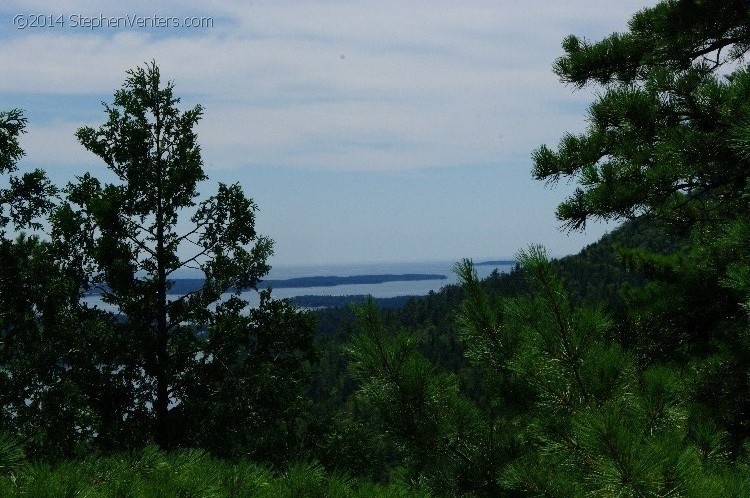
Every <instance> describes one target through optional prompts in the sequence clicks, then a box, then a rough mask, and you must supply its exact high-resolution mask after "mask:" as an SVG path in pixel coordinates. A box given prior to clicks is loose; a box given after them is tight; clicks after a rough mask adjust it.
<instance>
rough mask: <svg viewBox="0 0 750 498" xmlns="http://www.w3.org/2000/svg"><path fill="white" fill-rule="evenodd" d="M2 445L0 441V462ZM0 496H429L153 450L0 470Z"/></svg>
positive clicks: (310, 468) (321, 474) (311, 472)
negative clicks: (54, 464)
mask: <svg viewBox="0 0 750 498" xmlns="http://www.w3.org/2000/svg"><path fill="white" fill-rule="evenodd" d="M6 446H7V445H6V444H5V441H4V440H2V439H0V462H2V459H3V458H4V453H3V452H4V450H5V449H7V448H6ZM2 465H3V464H2V463H0V496H29V497H34V498H45V497H62V496H65V497H67V496H71V497H72V496H80V497H91V498H95V497H107V498H109V497H122V498H125V497H154V496H159V497H185V498H187V497H196V498H197V497H200V498H210V497H225V496H226V497H250V496H253V497H284V496H290V497H344V496H347V497H349V496H352V497H357V496H361V497H378V496H386V497H394V498H395V497H401V496H403V497H406V496H410V497H411V496H415V497H419V496H429V495H428V494H427V493H426V492H424V491H420V490H418V489H414V488H408V487H407V486H406V485H402V484H392V485H389V486H380V485H375V484H372V483H367V482H362V481H358V480H354V479H351V478H349V477H346V476H342V475H336V474H329V473H326V472H325V471H324V469H323V467H322V466H321V465H319V464H317V463H314V462H312V463H309V462H302V463H297V464H293V465H291V466H289V467H288V468H287V469H285V470H284V471H281V472H274V471H271V470H269V469H268V468H266V467H262V466H259V465H256V464H254V463H250V462H247V461H240V462H236V463H231V462H228V461H226V460H218V459H215V458H212V457H210V456H209V455H208V454H206V453H204V452H203V451H199V450H186V451H180V452H171V453H166V452H163V451H160V450H158V449H157V448H156V447H154V446H149V447H147V448H146V449H144V450H143V451H141V452H139V453H134V454H123V455H119V456H112V457H108V458H97V457H91V458H88V459H86V460H82V461H66V462H64V463H62V464H60V465H59V466H56V467H51V466H49V465H47V464H39V465H29V464H20V465H14V466H12V467H2Z"/></svg>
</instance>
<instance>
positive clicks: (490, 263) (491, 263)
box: [474, 259, 517, 266]
mask: <svg viewBox="0 0 750 498" xmlns="http://www.w3.org/2000/svg"><path fill="white" fill-rule="evenodd" d="M516 263H517V261H513V260H510V259H500V260H496V261H480V262H479V263H474V266H509V265H510V266H515V265H516Z"/></svg>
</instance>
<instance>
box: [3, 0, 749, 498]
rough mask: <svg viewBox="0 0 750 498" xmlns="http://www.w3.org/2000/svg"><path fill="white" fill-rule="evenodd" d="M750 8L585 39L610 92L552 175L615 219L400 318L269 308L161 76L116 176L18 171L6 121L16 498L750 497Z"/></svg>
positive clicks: (391, 306) (595, 214) (128, 104)
mask: <svg viewBox="0 0 750 498" xmlns="http://www.w3.org/2000/svg"><path fill="white" fill-rule="evenodd" d="M748 9H749V7H748V5H747V2H744V1H739V0H731V1H722V2H720V1H718V0H706V1H692V0H663V1H661V2H659V3H658V4H656V5H655V6H653V7H650V8H645V9H643V10H641V11H640V12H638V13H636V14H635V15H634V16H633V17H632V18H631V20H630V22H629V25H628V26H629V28H628V31H626V32H624V33H615V34H612V35H610V36H608V37H606V38H604V39H603V40H600V41H595V42H592V41H590V40H587V39H585V38H580V37H577V36H570V37H568V38H566V39H565V40H564V41H563V50H564V52H565V53H564V55H563V56H562V57H561V58H559V59H558V60H557V61H556V62H555V64H554V68H553V70H554V71H555V73H556V74H557V75H558V76H559V77H560V79H561V81H562V82H563V83H565V84H568V85H571V86H572V87H575V88H584V87H593V88H595V89H596V97H595V99H594V101H593V102H592V103H591V104H590V106H589V109H588V116H587V120H588V128H587V129H586V130H585V132H583V133H582V134H579V135H573V134H564V135H563V138H562V140H561V141H560V143H559V145H558V146H557V147H556V148H552V147H549V146H546V145H542V146H540V147H539V148H538V149H537V150H535V151H533V153H532V161H533V169H532V175H533V177H534V178H535V179H537V180H539V181H543V182H547V183H548V184H550V185H555V184H556V183H558V182H561V181H566V182H567V181H571V182H573V183H574V184H575V185H577V187H576V189H575V190H574V191H573V193H572V194H571V195H570V196H569V197H568V198H567V199H565V200H563V202H562V203H561V204H560V205H559V207H558V209H557V212H556V215H557V217H558V219H559V220H560V222H561V224H562V225H563V227H565V229H568V230H583V229H585V227H586V224H587V222H589V221H592V220H609V221H613V222H617V223H618V224H619V228H617V229H616V230H614V231H613V232H612V233H610V234H608V235H606V236H605V237H603V238H602V239H601V240H600V241H599V242H597V243H595V244H592V245H590V246H588V247H586V248H585V249H583V250H582V251H581V252H580V253H579V254H577V255H573V256H569V257H566V258H562V259H559V260H552V259H550V258H549V257H548V256H547V253H546V251H545V249H544V248H542V247H540V246H534V245H532V246H529V247H527V248H521V249H520V250H519V252H518V254H517V257H516V260H517V263H518V264H517V266H516V268H515V269H514V270H513V271H511V272H510V273H508V274H500V273H497V272H495V273H493V274H492V275H490V276H489V277H488V278H486V279H484V280H479V279H478V278H477V275H476V272H475V271H474V265H473V263H472V262H471V261H469V260H463V261H460V262H458V263H457V264H456V266H455V272H456V274H457V275H458V277H459V279H460V282H461V284H460V285H448V286H445V287H444V288H443V289H442V290H441V291H439V292H433V293H431V294H430V295H428V296H424V297H418V298H404V299H398V300H395V301H390V302H382V303H380V304H379V303H378V302H376V301H375V300H372V299H367V298H361V297H360V298H355V300H356V301H357V302H356V303H355V304H353V305H348V304H344V303H343V302H340V303H331V302H328V303H327V305H331V304H334V306H333V307H330V308H327V309H321V310H316V311H314V312H313V311H304V310H303V309H301V308H300V307H299V306H298V305H297V304H295V303H294V302H292V301H290V300H279V299H274V298H273V296H272V292H271V291H268V290H261V291H260V304H259V305H258V306H256V307H248V306H247V302H245V301H244V300H243V299H242V295H243V294H242V293H243V291H246V290H248V289H258V288H259V286H260V283H261V282H262V281H263V278H264V276H265V275H266V274H267V273H268V270H269V267H268V264H267V261H268V258H269V256H270V255H271V254H272V251H273V241H271V240H270V239H268V238H267V237H264V236H262V235H260V234H257V233H256V231H255V228H254V227H255V219H256V214H257V207H256V205H255V203H254V202H253V201H252V199H250V198H249V197H247V196H246V195H245V193H244V192H243V190H242V187H241V186H240V185H239V184H232V185H225V184H219V186H218V189H217V191H216V192H215V193H214V194H213V195H211V196H208V197H202V196H201V195H199V192H200V191H201V189H199V187H198V185H199V184H200V183H201V182H203V181H204V180H206V175H205V173H204V170H203V163H202V159H201V151H200V146H199V144H198V138H197V136H196V134H195V132H194V128H195V126H196V124H197V123H198V122H199V120H200V118H201V116H202V112H203V109H202V107H201V106H195V107H193V108H190V109H181V107H180V100H179V98H177V97H176V96H175V95H174V93H173V88H174V87H173V84H172V83H171V82H165V81H164V80H163V79H162V78H161V75H160V72H159V68H158V66H157V65H156V63H151V64H147V65H145V66H143V67H139V68H136V69H133V70H131V71H129V72H128V74H127V78H126V80H125V83H124V85H123V86H122V88H121V89H119V90H117V91H116V92H115V95H114V99H113V101H112V103H111V104H105V105H104V111H105V112H104V114H105V121H104V123H103V124H102V125H100V126H99V127H98V128H93V127H84V128H81V129H79V130H78V132H77V133H76V138H77V139H78V141H79V142H80V144H81V145H82V146H83V147H84V148H85V149H87V150H88V151H90V152H91V153H92V154H94V155H95V156H97V157H99V158H100V159H101V160H102V161H103V163H104V164H106V166H107V167H108V168H109V170H110V171H111V175H110V177H111V178H112V179H113V181H112V182H111V183H110V182H105V181H103V180H100V179H98V178H96V177H94V176H92V175H91V174H89V173H87V174H85V175H83V176H81V177H77V178H74V179H72V180H71V181H70V183H68V184H67V185H64V186H58V185H53V184H52V182H51V181H50V180H49V179H48V178H47V176H46V174H45V172H44V171H43V170H35V171H27V172H24V173H21V172H22V170H21V169H20V167H21V165H20V163H21V161H22V158H23V156H24V151H23V150H22V148H21V147H20V144H19V137H20V136H21V135H22V134H23V133H25V131H26V125H27V121H26V118H25V116H24V113H23V111H21V110H18V109H10V110H4V111H0V174H2V175H3V179H4V183H3V185H4V186H3V188H1V189H0V262H1V264H0V495H3V496H34V497H36V496H122V497H125V496H196V497H203V496H321V497H322V496H559V497H568V496H634V497H635V496H637V497H646V496H690V497H704V496H717V497H724V496H729V497H731V496H735V497H743V496H750V323H748V318H749V317H748V313H750V250H749V248H750V203H749V202H748V200H749V199H750V182H749V180H750V173H749V172H750V71H748V68H747V66H746V64H745V56H746V54H747V53H748V51H750V22H748V21H749V20H750V12H748ZM498 214H501V213H498ZM184 269H191V270H194V271H200V272H202V274H203V275H205V279H202V280H201V281H200V282H198V284H196V286H195V288H191V290H190V291H189V292H187V293H184V294H182V295H180V296H179V297H178V298H170V299H168V298H167V296H168V295H169V294H170V292H171V290H172V285H173V278H171V277H172V276H173V275H174V274H175V272H178V273H179V272H180V271H182V270H184ZM91 292H96V293H99V294H100V295H101V296H102V300H103V301H104V302H106V303H108V304H110V305H112V306H114V307H117V308H118V309H119V310H121V311H122V313H121V314H117V315H115V314H113V313H110V312H106V311H103V310H101V309H98V308H96V307H91V306H89V305H87V304H86V301H85V300H84V299H83V297H84V296H85V295H86V294H87V293H91ZM227 294H229V296H230V297H228V298H227V297H226V296H227ZM172 297H174V296H172Z"/></svg>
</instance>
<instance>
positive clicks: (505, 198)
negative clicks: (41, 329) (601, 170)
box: [0, 0, 655, 265]
mask: <svg viewBox="0 0 750 498" xmlns="http://www.w3.org/2000/svg"><path fill="white" fill-rule="evenodd" d="M653 3H655V2H654V1H649V0H637V1H634V0H620V1H617V2H615V1H612V2H602V1H594V0H585V1H577V2H572V1H569V2H561V1H551V0H550V1H548V0H532V1H529V2H509V1H499V0H494V1H472V0H462V1H461V2H458V1H452V2H441V1H435V0H430V1H426V0H425V1H422V0H416V1H410V2H405V1H399V2H393V1H378V2H358V1H351V0H349V1H346V2H344V1H323V2H314V1H310V0H306V1H304V2H303V1H296V0H276V1H254V2H245V1H224V2H219V5H216V2H215V3H214V5H211V6H208V5H207V3H206V2H204V1H201V2H198V1H193V0H189V1H185V0H180V1H179V2H178V1H167V2H160V3H159V4H158V6H154V5H155V4H154V2H151V1H148V2H146V1H139V0H136V1H130V2H117V3H115V2H102V1H97V2H92V1H84V0H60V1H57V2H47V1H41V0H22V1H21V0H3V2H2V4H0V62H1V66H2V77H0V108H2V109H9V108H13V107H20V108H22V109H24V110H25V111H26V115H27V117H28V118H29V126H28V134H26V135H25V136H24V137H23V140H22V145H23V146H24V147H25V149H26V152H27V156H26V157H25V158H24V159H23V160H22V163H21V166H22V168H34V167H43V168H44V169H46V170H47V171H48V173H49V175H50V176H51V177H52V178H53V180H54V181H55V182H56V183H58V184H60V185H63V184H65V183H66V182H67V181H69V180H71V179H73V178H74V177H75V176H76V175H80V174H82V173H83V172H85V171H91V172H92V173H93V174H94V175H96V176H100V177H103V178H105V177H106V168H105V167H104V165H103V164H102V163H101V162H100V161H98V160H97V158H96V157H95V156H93V155H92V154H90V153H88V152H87V151H86V150H85V149H83V147H81V146H80V145H79V144H78V143H77V141H76V139H75V138H74V136H73V133H74V132H75V130H76V129H77V128H78V127H80V126H83V125H90V126H95V127H96V126H99V125H100V124H101V123H103V122H104V121H105V119H106V116H105V114H104V112H103V110H102V105H101V102H102V101H106V102H111V101H112V94H113V92H114V90H115V89H117V88H120V86H121V85H122V82H123V81H124V79H125V71H126V70H128V69H130V68H134V67H136V66H138V65H142V64H144V63H145V62H147V61H150V60H152V59H154V60H156V62H157V63H158V64H159V66H160V67H161V70H162V76H163V77H166V78H168V79H171V80H174V82H175V85H176V87H175V88H176V94H177V95H178V96H180V97H181V98H182V102H183V104H184V107H185V108H187V107H188V106H192V105H194V104H195V103H201V104H203V105H204V106H205V108H206V111H205V117H204V119H203V121H202V122H201V124H200V126H199V128H198V136H199V141H200V143H201V146H202V150H203V160H204V162H205V168H206V171H207V174H208V176H209V177H210V179H211V180H210V181H209V182H207V183H206V184H205V186H204V187H203V188H202V190H201V191H202V192H203V193H205V194H206V195H210V194H211V193H212V192H213V191H214V189H215V182H218V181H222V182H234V181H239V182H241V184H242V185H243V187H244V188H245V191H246V193H247V194H248V195H250V196H251V197H253V199H254V200H255V201H256V203H257V204H258V205H259V207H260V211H259V213H258V223H257V228H258V230H259V232H261V233H263V234H266V235H269V236H271V237H272V238H273V239H274V240H275V241H276V245H275V256H274V257H273V259H272V264H274V265H285V264H308V263H331V262H375V261H412V260H457V259H460V258H463V257H472V258H476V259H484V258H490V257H493V258H494V257H510V256H513V254H514V253H515V252H516V251H517V250H518V249H519V248H523V247H526V246H527V245H529V244H531V243H542V244H544V245H545V246H547V248H548V249H549V251H550V252H551V253H552V254H554V255H564V254H568V253H572V252H576V251H578V250H579V249H580V248H581V247H583V246H584V245H585V244H587V243H590V242H593V241H594V240H596V239H597V238H598V237H599V236H600V235H601V234H602V233H604V232H605V231H607V229H608V228H607V227H605V226H594V225H591V226H590V227H589V228H588V229H587V231H586V233H584V234H572V235H568V234H566V233H563V232H561V231H560V230H559V223H558V222H557V221H556V220H555V217H554V209H555V206H556V205H557V204H558V203H559V202H560V201H561V200H562V199H563V198H564V197H565V194H566V193H567V192H569V191H571V189H572V188H573V186H572V185H558V186H556V187H554V188H546V187H545V186H544V185H543V184H541V183H539V182H535V181H533V180H532V179H531V175H530V171H531V166H532V165H531V160H530V153H531V151H532V150H533V149H534V148H536V147H538V146H539V145H541V144H544V143H546V144H549V145H556V144H557V143H558V141H559V139H560V137H561V136H562V135H563V133H564V132H565V131H571V132H578V131H582V130H583V129H584V128H585V120H584V116H585V111H586V107H587V103H588V102H590V101H591V99H592V97H593V92H594V91H595V89H590V90H585V91H575V92H574V91H573V89H572V88H569V87H566V86H564V85H563V84H561V83H560V82H559V81H558V80H557V78H556V77H555V75H554V74H552V71H551V65H552V63H553V61H554V60H555V59H556V58H557V57H559V56H560V55H561V54H562V49H561V48H560V44H561V42H562V40H563V38H564V37H565V36H566V35H568V34H578V35H584V36H586V37H588V38H590V39H599V38H601V37H603V36H605V35H607V34H609V33H610V32H612V31H622V30H624V29H626V23H627V21H628V19H629V18H630V16H631V15H632V14H633V13H634V12H636V11H637V10H639V9H640V8H642V7H644V6H646V5H650V4H653ZM50 5H54V6H53V7H52V6H50ZM30 15H33V16H46V17H36V18H30V17H29V16H30ZM17 16H21V17H17ZM50 16H51V17H50ZM154 16H156V18H157V22H164V23H167V24H169V25H170V27H163V28H158V27H157V28H144V27H137V26H134V27H132V28H128V27H126V26H125V25H126V24H128V23H130V22H134V23H141V24H143V23H153V22H154ZM187 16H195V17H206V18H210V22H212V23H213V27H207V28H186V27H183V28H179V27H173V26H171V25H172V24H174V23H178V22H183V19H184V18H185V17H187ZM114 17H122V18H123V19H121V20H116V19H114V20H113V19H111V18H114ZM86 18H89V19H86ZM145 18H149V19H145ZM167 18H169V19H167ZM24 22H26V23H35V24H38V25H44V24H50V22H51V23H52V26H51V27H31V26H27V27H26V28H25V29H19V27H20V26H22V23H24ZM85 23H88V24H89V25H91V24H99V23H102V24H105V25H106V24H116V23H120V24H121V27H119V28H118V27H115V26H109V27H106V26H103V27H98V28H97V27H93V28H91V27H83V26H81V25H82V24H85ZM76 25H78V26H76Z"/></svg>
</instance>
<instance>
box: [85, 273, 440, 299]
mask: <svg viewBox="0 0 750 498" xmlns="http://www.w3.org/2000/svg"><path fill="white" fill-rule="evenodd" d="M447 278H448V277H447V276H445V275H438V274H431V273H406V274H402V275H392V274H386V275H352V276H348V277H338V276H316V277H298V278H287V279H269V280H262V281H260V282H258V288H259V289H265V288H268V287H271V288H273V289H289V288H302V289H304V288H311V287H336V286H339V285H370V284H382V283H386V282H414V281H420V280H447ZM203 281H204V280H203V279H202V278H175V279H171V282H172V287H171V288H170V289H169V290H168V291H167V294H169V295H172V296H174V295H178V296H182V295H184V294H187V293H189V292H194V291H196V290H198V289H200V288H201V287H202V286H203ZM101 294H102V291H101V290H100V289H91V290H90V291H89V292H87V293H86V295H88V296H96V295H101Z"/></svg>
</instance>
